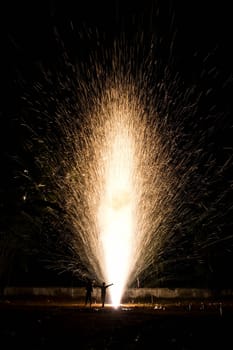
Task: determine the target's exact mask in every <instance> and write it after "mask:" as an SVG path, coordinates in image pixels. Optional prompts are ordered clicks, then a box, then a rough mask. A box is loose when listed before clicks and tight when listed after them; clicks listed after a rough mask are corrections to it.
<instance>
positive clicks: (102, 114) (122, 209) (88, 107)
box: [24, 37, 230, 306]
mask: <svg viewBox="0 0 233 350" xmlns="http://www.w3.org/2000/svg"><path fill="white" fill-rule="evenodd" d="M98 40H100V38H99V37H98ZM152 41H153V40H152ZM142 42H143V37H142V38H141V39H140V43H142ZM152 44H153V45H152ZM152 44H151V45H149V49H148V52H147V54H146V53H145V50H144V49H143V50H144V51H143V52H140V49H139V48H138V47H136V48H132V47H131V46H130V47H129V46H128V44H127V43H125V42H123V43H122V42H120V43H117V42H114V45H113V48H112V49H110V50H106V51H104V52H102V51H101V53H100V55H98V54H96V53H94V54H90V56H89V60H87V62H85V63H82V64H76V63H75V64H74V63H71V62H68V61H67V57H66V55H64V56H65V61H64V62H63V66H62V69H64V67H65V72H62V70H61V71H59V69H58V72H55V73H54V72H53V71H52V70H51V71H50V70H49V71H46V69H44V70H43V71H42V73H43V78H42V81H41V82H39V83H35V85H34V87H33V93H32V96H34V95H36V96H37V98H38V99H33V98H32V96H28V97H27V98H26V102H27V103H29V106H30V109H31V114H33V113H34V114H35V115H36V120H37V122H36V123H35V125H33V126H32V127H31V125H30V121H29V120H28V119H27V120H26V121H25V123H24V126H26V128H27V129H28V131H29V132H30V133H31V141H30V142H31V143H30V142H29V143H28V149H30V152H33V153H34V155H35V164H36V166H37V167H38V169H40V171H41V172H42V173H43V174H44V176H42V177H43V178H42V179H40V183H43V184H45V183H46V186H45V185H43V191H44V193H46V190H47V192H48V193H49V192H51V193H52V194H53V197H54V198H55V200H56V202H57V203H58V204H59V207H60V208H62V210H63V211H64V213H65V214H64V216H63V217H62V224H61V227H60V232H59V233H58V236H59V235H60V240H61V244H59V245H58V246H59V252H58V254H57V255H56V254H55V250H56V247H53V249H54V252H53V250H51V252H52V253H51V256H50V261H51V262H52V261H53V262H52V264H53V266H55V267H56V268H57V269H60V270H62V269H63V270H71V271H72V272H74V273H77V274H78V275H79V276H81V277H83V278H85V277H86V276H87V275H88V276H92V277H93V279H96V280H98V281H100V282H103V281H105V282H106V283H107V284H109V283H113V286H111V288H110V290H109V293H110V295H111V302H112V304H113V305H114V306H118V305H119V304H120V302H121V298H122V295H123V293H124V291H125V289H126V288H127V286H130V285H131V284H132V283H133V282H134V281H135V279H137V280H138V276H143V275H144V276H147V277H148V276H149V274H150V273H151V274H152V275H153V277H154V275H155V272H156V271H158V269H160V271H162V272H163V273H164V274H163V276H162V277H161V280H163V279H167V280H169V276H166V271H165V270H166V264H168V265H169V262H172V263H171V264H170V265H171V266H174V265H175V264H177V263H178V262H181V264H182V263H183V264H184V262H185V263H187V261H188V260H190V261H191V260H195V259H196V260H198V259H199V260H201V259H200V257H201V255H202V251H203V249H204V247H205V246H211V245H214V242H218V241H223V238H219V234H220V233H219V232H215V231H214V230H213V228H214V227H215V225H216V226H217V227H218V228H219V230H220V231H221V229H220V225H221V222H220V221H221V220H220V214H218V208H221V205H222V204H221V203H223V202H224V201H225V200H226V197H227V193H228V192H227V189H226V188H224V190H223V191H222V193H218V194H217V195H216V196H215V198H214V199H213V200H212V197H213V193H214V187H215V184H216V183H220V182H221V178H222V175H223V172H224V173H226V172H227V171H228V169H229V167H230V161H229V160H226V161H225V163H224V164H219V163H218V162H217V160H216V157H214V149H213V143H212V141H211V137H212V136H213V135H214V134H217V129H216V128H215V127H214V124H215V122H216V120H218V117H212V119H211V116H208V118H206V124H207V127H206V126H205V127H204V128H203V127H202V126H203V125H202V118H201V117H200V118H198V113H197V111H198V103H199V101H200V99H201V93H200V92H199V91H197V92H196V89H195V88H194V87H191V88H190V89H187V90H185V88H184V87H183V86H182V82H181V81H180V80H179V78H178V76H177V74H175V75H172V74H171V73H170V71H169V67H168V66H167V63H166V65H165V66H164V67H163V74H161V72H160V71H159V72H158V70H159V68H158V64H157V57H155V56H156V53H157V52H156V45H155V43H154V42H152ZM137 56H140V57H143V59H141V61H140V59H139V62H140V63H137V58H138V57H137ZM160 69H161V67H160ZM67 72H68V73H67ZM161 75H162V78H161ZM182 89H183V90H182ZM209 93H210V92H209ZM225 149H227V148H226V147H225ZM226 152H227V151H226ZM229 181H230V180H229ZM40 187H42V186H40ZM225 214H226V215H227V213H225ZM59 220H60V217H57V220H55V222H56V225H55V226H56V227H58V225H59V224H58V223H59ZM62 225H63V226H64V227H62ZM205 227H207V228H208V232H207V230H206V229H205ZM63 228H64V231H65V233H61V232H62V230H63ZM196 231H197V232H196ZM198 234H199V235H200V236H201V237H199V239H196V235H198ZM46 239H47V241H49V239H48V236H47V237H46ZM46 239H45V241H46ZM190 242H192V243H190ZM187 246H188V248H187ZM185 249H187V251H186V250H185ZM189 253H190V256H191V257H190V259H187V256H189ZM171 257H172V258H171ZM174 257H175V258H174ZM52 264H51V265H52ZM168 271H169V269H168Z"/></svg>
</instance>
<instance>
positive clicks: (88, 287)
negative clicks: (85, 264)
mask: <svg viewBox="0 0 233 350" xmlns="http://www.w3.org/2000/svg"><path fill="white" fill-rule="evenodd" d="M92 292H93V283H92V281H90V280H88V281H87V284H86V297H85V305H87V304H88V302H89V304H90V307H91V304H92Z"/></svg>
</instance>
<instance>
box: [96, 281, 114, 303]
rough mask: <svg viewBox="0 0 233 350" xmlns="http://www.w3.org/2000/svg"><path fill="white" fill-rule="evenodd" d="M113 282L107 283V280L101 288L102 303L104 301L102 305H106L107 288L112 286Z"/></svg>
mask: <svg viewBox="0 0 233 350" xmlns="http://www.w3.org/2000/svg"><path fill="white" fill-rule="evenodd" d="M112 285H113V283H110V284H107V285H106V284H105V282H103V283H102V285H101V286H99V287H100V289H101V303H102V307H104V304H105V298H106V289H107V288H108V287H110V286H112Z"/></svg>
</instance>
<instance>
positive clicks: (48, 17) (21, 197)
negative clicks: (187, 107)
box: [0, 0, 233, 288]
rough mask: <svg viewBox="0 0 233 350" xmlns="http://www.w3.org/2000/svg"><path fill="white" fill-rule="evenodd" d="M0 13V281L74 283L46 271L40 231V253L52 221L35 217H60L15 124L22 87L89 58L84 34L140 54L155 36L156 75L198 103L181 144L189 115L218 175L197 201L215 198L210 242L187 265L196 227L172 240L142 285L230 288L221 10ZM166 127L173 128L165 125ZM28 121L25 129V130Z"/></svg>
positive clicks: (52, 5) (114, 6)
mask: <svg viewBox="0 0 233 350" xmlns="http://www.w3.org/2000/svg"><path fill="white" fill-rule="evenodd" d="M1 6H2V7H3V8H2V9H1V22H2V28H1V31H2V34H3V41H2V42H1V87H2V89H1V90H2V95H1V111H0V112H1V128H0V132H1V138H0V142H1V144H0V147H1V186H0V193H1V196H0V197H1V198H0V210H1V221H0V261H1V263H0V266H1V267H0V283H1V284H2V285H5V284H12V285H14V284H19V285H21V284H22V285H25V284H26V285H28V284H29V285H30V284H38V285H44V284H48V285H51V284H64V285H68V286H71V285H75V284H79V283H80V280H79V276H76V274H75V272H72V271H68V272H67V273H65V272H62V273H58V271H53V269H48V265H49V264H47V263H46V260H47V256H46V249H47V248H45V243H44V241H43V240H42V238H41V237H42V236H43V235H42V234H41V232H43V231H44V230H45V229H46V230H48V232H47V237H48V240H47V242H46V244H47V245H48V246H49V245H50V246H53V247H55V243H56V244H57V239H58V238H57V236H56V233H55V231H56V229H54V227H52V225H50V224H51V217H46V215H44V213H46V212H47V211H46V208H48V207H50V209H51V210H54V211H56V212H57V215H59V216H60V217H62V215H63V213H62V208H60V207H59V206H58V205H57V203H56V199H54V198H52V196H49V195H48V193H47V194H46V190H43V189H42V190H41V188H40V189H39V188H38V187H37V186H36V185H35V184H38V183H40V179H41V178H42V176H43V175H42V174H41V173H40V172H39V171H38V169H37V167H36V166H35V165H34V161H35V160H34V157H33V154H32V153H30V149H28V148H27V149H26V148H25V139H27V138H28V137H29V134H28V130H26V129H25V128H23V127H22V124H23V118H26V120H32V118H33V114H32V115H30V113H29V112H28V111H29V110H30V109H29V108H28V105H27V97H26V96H28V95H30V99H32V98H33V93H32V92H31V88H30V87H31V86H32V85H33V84H36V82H38V81H40V79H41V75H42V73H41V72H45V71H46V70H50V69H51V70H54V71H56V70H62V59H63V58H64V57H65V56H66V55H67V57H69V59H70V61H71V62H72V63H75V62H77V63H79V62H81V61H82V62H85V61H86V60H88V56H89V53H90V52H92V51H93V50H96V48H97V49H98V43H97V41H96V35H93V36H92V34H91V33H94V32H97V33H99V34H98V35H99V37H100V45H102V49H103V50H105V49H107V48H109V47H111V46H112V42H113V41H114V39H117V38H120V37H121V36H122V34H123V35H124V37H125V38H126V41H127V42H130V43H134V42H135V41H134V40H135V37H136V36H137V35H140V33H143V34H144V38H145V39H144V45H145V51H146V50H147V48H148V46H149V42H150V38H151V37H155V38H156V45H157V48H156V50H157V52H158V54H159V58H158V60H159V69H160V70H161V73H158V76H159V74H161V75H162V74H163V71H164V69H165V67H169V70H170V72H171V73H170V74H171V76H172V77H175V76H177V74H178V75H179V77H180V81H181V82H182V84H181V86H182V91H181V92H182V94H183V95H184V96H185V90H186V89H187V90H190V89H191V88H192V87H194V88H195V91H197V93H196V95H195V96H197V95H199V96H200V98H199V103H198V105H197V109H196V114H195V113H193V112H192V115H191V116H190V118H187V120H186V121H185V122H184V126H183V127H184V131H185V132H186V134H187V137H192V127H193V120H192V121H191V118H197V120H198V121H197V123H198V126H199V128H200V129H201V128H203V130H204V135H205V137H206V145H207V148H208V147H209V155H211V156H210V158H209V159H210V160H209V162H211V161H212V162H214V164H215V168H216V169H218V174H220V175H219V178H218V179H216V181H213V183H212V185H211V193H210V194H208V196H206V199H205V200H206V201H205V200H203V202H205V204H206V206H207V211H208V205H210V204H211V203H212V202H215V199H216V198H219V200H218V201H217V202H216V207H215V208H214V209H215V210H216V214H215V215H214V216H213V217H214V219H211V220H213V222H212V223H211V224H209V226H208V230H209V232H208V234H209V235H210V236H211V235H212V231H211V230H214V231H216V232H215V233H214V234H215V239H214V240H213V241H210V244H207V243H206V242H207V241H205V244H204V243H203V244H202V243H200V245H202V249H201V250H200V251H201V253H200V252H199V255H198V257H195V259H194V258H192V257H194V256H195V254H194V255H193V251H192V250H193V243H192V244H191V240H192V242H193V237H194V236H193V235H195V239H196V240H197V241H198V240H199V239H200V236H201V235H202V233H203V232H204V233H203V234H206V231H205V228H204V226H202V228H200V227H196V228H195V230H196V231H195V232H196V233H195V234H194V233H193V232H192V233H190V237H192V238H191V239H190V241H189V239H188V234H187V232H186V233H185V236H182V235H181V236H180V237H181V238H180V241H178V240H176V244H175V245H174V246H173V247H169V249H168V251H166V250H165V252H164V255H163V261H165V262H166V261H168V262H169V261H170V263H168V264H164V267H163V269H161V270H159V271H158V270H157V271H154V270H153V273H151V274H150V273H148V276H147V278H145V279H143V277H142V280H143V283H144V285H145V286H167V285H168V286H173V287H174V286H204V287H213V288H221V287H224V288H225V287H233V234H232V232H233V231H232V230H233V225H232V223H233V220H232V219H233V196H232V195H233V193H232V191H233V181H232V180H233V177H232V175H233V167H232V155H233V154H232V150H233V129H232V126H233V119H232V112H233V108H232V107H233V102H232V101H233V99H232V92H233V70H232V62H233V57H232V53H231V46H232V34H231V33H232V29H233V28H232V18H231V11H230V9H229V8H228V7H229V6H228V5H226V4H223V3H221V2H216V3H215V4H214V2H212V1H193V0H192V1H168V0H165V1H162V0H161V1H147V2H145V1H141V2H139V3H138V4H137V3H136V1H129V2H123V1H122V2H121V1H119V0H114V1H106V2H103V1H101V2H98V1H93V2H91V1H83V2H80V1H76V2H74V1H73V2H72V1H59V2H57V3H56V2H55V1H45V2H43V1H18V2H17V1H15V2H11V1H9V2H7V5H5V6H3V5H1ZM80 33H89V34H88V35H87V34H85V35H86V37H88V40H85V35H83V36H82V35H80ZM83 38H84V39H83ZM66 69H67V68H66ZM66 73H67V74H68V72H66V71H64V72H63V74H64V75H65V74H66ZM155 84H156V82H155ZM179 88H180V87H179ZM61 96H62V97H64V96H65V93H64V94H63V95H62V93H61ZM35 98H37V97H35ZM25 101H26V103H25ZM51 108H53V106H52V107H51ZM27 118H29V119H27ZM30 118H31V119H30ZM175 122H176V121H175V120H173V121H172V123H174V125H175ZM36 123H37V122H36V121H33V122H32V124H33V125H34V127H36V126H37V125H36ZM38 127H40V125H38ZM207 129H208V131H207ZM41 135H43V130H42V131H41ZM178 147H179V149H180V152H182V147H183V151H184V152H185V151H187V148H185V146H184V140H180V144H178ZM211 159H212V160H211ZM211 164H213V163H211ZM206 166H207V167H208V162H207V163H206ZM211 166H212V165H211ZM220 169H222V172H221V171H220ZM202 171H204V170H203V169H200V173H201V172H202ZM28 172H29V173H28ZM48 182H49V180H48ZM188 190H189V189H188ZM43 191H44V192H43ZM42 192H43V193H42ZM191 193H192V190H191ZM221 193H222V194H223V196H222V198H221V196H220V194H221ZM203 205H204V204H203ZM193 210H194V211H195V210H196V209H193ZM196 215H199V214H198V210H197V212H196ZM200 215H201V214H200ZM213 217H212V216H211V218H213ZM50 226H51V227H50ZM197 226H198V225H197ZM60 229H61V228H60V227H59V228H58V231H59V230H60ZM210 231H211V232H210ZM182 237H183V238H182ZM182 240H183V241H182ZM200 242H202V240H201V239H200ZM178 245H179V246H182V252H181V251H179V248H178ZM197 245H198V244H197ZM64 249H66V248H64ZM67 254H68V252H67ZM180 254H181V255H180ZM179 257H180V260H181V261H182V263H179ZM184 257H186V258H187V259H186V260H185V259H184ZM176 259H177V260H176ZM80 264H81V262H80ZM84 268H85V267H84ZM169 276H172V278H170V277H169ZM158 281H159V282H158Z"/></svg>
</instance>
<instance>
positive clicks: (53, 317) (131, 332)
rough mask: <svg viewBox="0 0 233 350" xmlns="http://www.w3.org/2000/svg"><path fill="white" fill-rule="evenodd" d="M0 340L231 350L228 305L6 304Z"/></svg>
mask: <svg viewBox="0 0 233 350" xmlns="http://www.w3.org/2000/svg"><path fill="white" fill-rule="evenodd" d="M0 311H1V312H0V337H1V342H3V343H4V344H6V345H7V348H8V349H11V348H12V349H13V348H16V347H17V348H19V347H23V348H24V349H51V348H56V347H57V346H58V347H59V348H60V347H61V346H64V347H66V348H67V347H69V346H72V347H73V346H74V344H75V346H76V348H78V349H119V348H121V349H146V348H149V347H150V348H151V346H152V348H155V347H158V346H159V347H160V348H161V349H165V348H166V349H202V348H203V349H204V348H205V349H211V348H213V347H215V348H216V346H217V347H218V348H231V345H233V339H232V321H233V303H232V302H230V301H228V302H224V303H202V302H194V303H192V304H190V303H189V304H187V303H185V302H184V303H182V302H180V303H178V304H177V303H173V304H165V303H163V304H153V305H152V304H147V305H146V304H128V305H122V306H121V307H120V308H118V309H114V308H113V307H111V306H109V305H107V306H106V308H104V309H101V307H100V305H99V304H97V305H94V306H93V307H92V308H89V307H86V308H85V307H84V306H83V305H81V304H77V303H74V302H68V301H67V300H64V301H62V300H61V299H60V300H45V299H44V300H43V299H40V300H39V299H34V300H22V299H21V300H16V299H15V300H13V299H12V300H5V301H2V302H1V303H0Z"/></svg>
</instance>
